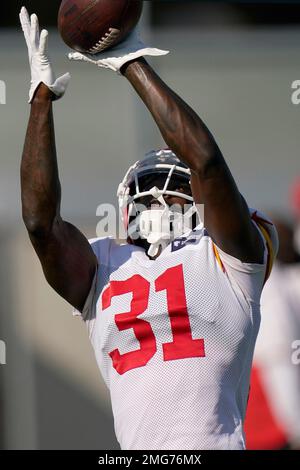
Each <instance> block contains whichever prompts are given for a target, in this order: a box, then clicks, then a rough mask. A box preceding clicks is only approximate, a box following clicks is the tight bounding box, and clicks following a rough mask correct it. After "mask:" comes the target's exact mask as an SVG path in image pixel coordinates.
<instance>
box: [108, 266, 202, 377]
mask: <svg viewBox="0 0 300 470" xmlns="http://www.w3.org/2000/svg"><path fill="white" fill-rule="evenodd" d="M164 290H165V291H166V292H167V304H168V313H169V318H170V324H171V330H172V335H173V341H172V342H171V343H164V344H163V345H162V347H163V355H164V361H172V360H174V359H185V358H188V357H205V350H204V340H203V339H193V338H192V332H191V325H190V319H189V315H188V310H187V304H186V296H185V287H184V278H183V269H182V265H178V266H175V267H173V268H169V269H167V270H166V271H165V272H164V273H163V274H162V275H161V276H159V277H158V278H157V279H156V281H155V291H156V292H159V291H164ZM130 292H132V300H131V308H130V311H129V312H126V313H120V314H117V315H115V322H116V325H117V327H118V329H119V331H123V330H128V329H130V328H132V329H133V331H134V334H135V336H136V339H137V340H138V341H139V343H140V349H137V350H136V351H131V352H128V353H125V354H120V352H119V350H118V349H114V350H113V351H111V352H110V353H109V355H110V357H111V359H112V362H113V367H114V368H115V369H116V371H117V372H118V373H119V374H124V373H125V372H127V371H129V370H131V369H135V368H136V367H142V366H145V365H146V364H147V363H148V362H149V361H150V359H151V358H152V357H153V356H154V354H155V353H156V351H157V345H156V339H155V335H154V332H153V330H152V327H151V325H150V323H149V322H147V321H145V320H142V319H140V318H138V316H139V315H141V314H142V313H143V312H145V310H146V309H147V307H148V303H149V292H150V283H149V282H148V281H147V280H146V279H145V278H144V277H142V276H140V275H135V276H132V277H131V278H130V279H127V280H126V281H111V283H110V284H109V286H108V287H107V288H106V289H105V291H104V292H103V294H102V310H105V309H107V308H108V307H110V305H111V299H112V298H113V297H115V296H118V295H123V294H128V293H130Z"/></svg>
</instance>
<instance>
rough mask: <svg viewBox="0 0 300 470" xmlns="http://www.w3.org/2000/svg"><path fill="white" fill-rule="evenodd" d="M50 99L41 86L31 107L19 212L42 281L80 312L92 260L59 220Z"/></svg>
mask: <svg viewBox="0 0 300 470" xmlns="http://www.w3.org/2000/svg"><path fill="white" fill-rule="evenodd" d="M52 98H53V95H52V93H51V91H50V90H49V89H48V88H47V87H46V86H45V85H44V84H41V85H40V86H39V88H38V90H37V92H36V94H35V97H34V99H33V102H32V106H31V113H30V118H29V124H28V129H27V134H26V139H25V145H24V151H23V158H22V164H21V188H22V213H23V220H24V222H25V225H26V228H27V230H28V233H29V236H30V240H31V242H32V244H33V247H34V249H35V251H36V253H37V255H38V257H39V259H40V261H41V264H42V267H43V271H44V274H45V276H46V279H47V281H48V282H49V284H50V285H51V286H52V287H53V288H54V289H55V290H56V291H57V292H58V293H59V294H60V295H61V296H62V297H63V298H64V299H66V300H67V301H68V302H70V303H71V304H72V305H74V307H76V308H78V309H79V310H82V308H83V306H84V302H85V300H86V298H87V295H88V293H89V290H90V288H91V285H92V281H93V277H94V274H95V271H96V266H97V259H96V257H95V255H94V252H93V250H92V248H91V246H90V244H89V242H88V241H87V239H86V238H85V237H84V235H82V234H81V232H80V231H79V230H78V229H77V228H76V227H74V226H73V225H71V224H69V223H68V222H65V221H64V220H62V218H61V215H60V201H61V188H60V182H59V176H58V168H57V159H56V148H55V136H54V124H53V115H52Z"/></svg>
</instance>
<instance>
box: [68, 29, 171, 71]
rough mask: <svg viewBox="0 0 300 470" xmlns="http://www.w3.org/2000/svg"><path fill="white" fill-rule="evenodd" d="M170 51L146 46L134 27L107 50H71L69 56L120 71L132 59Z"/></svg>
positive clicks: (164, 53)
mask: <svg viewBox="0 0 300 470" xmlns="http://www.w3.org/2000/svg"><path fill="white" fill-rule="evenodd" d="M168 53H169V51H163V50H161V49H156V48H153V47H146V46H145V44H144V43H143V42H142V41H141V40H140V39H139V36H138V32H137V29H134V30H133V31H132V33H131V34H130V35H129V36H128V37H127V38H126V39H125V40H124V41H122V42H121V43H120V44H117V45H116V46H115V47H112V48H110V49H109V50H107V51H103V52H101V53H99V54H81V53H80V52H71V53H70V54H69V55H68V57H69V59H70V60H81V61H84V62H90V63H91V64H94V65H97V66H98V67H103V68H106V69H111V70H113V71H114V72H118V73H120V69H121V67H122V66H123V65H124V64H126V62H129V61H130V60H133V59H137V58H138V57H142V56H146V55H150V56H160V55H166V54H168Z"/></svg>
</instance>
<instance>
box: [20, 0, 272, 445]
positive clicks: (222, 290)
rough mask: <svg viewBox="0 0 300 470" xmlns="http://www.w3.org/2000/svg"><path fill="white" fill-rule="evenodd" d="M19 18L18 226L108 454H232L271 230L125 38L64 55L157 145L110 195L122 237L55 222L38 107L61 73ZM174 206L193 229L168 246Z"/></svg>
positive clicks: (51, 167) (46, 105) (49, 152)
mask: <svg viewBox="0 0 300 470" xmlns="http://www.w3.org/2000/svg"><path fill="white" fill-rule="evenodd" d="M20 17H21V23H22V27H23V31H24V34H25V39H26V42H27V46H28V49H29V57H30V65H31V71H32V82H31V88H30V103H31V112H30V118H29V125H28V131H27V135H26V140H25V146H24V152H23V159H22V168H21V179H22V205H23V218H24V222H25V225H26V227H27V230H28V233H29V236H30V239H31V242H32V244H33V247H34V249H35V251H36V253H37V255H38V257H39V259H40V261H41V264H42V267H43V271H44V274H45V276H46V279H47V280H48V282H49V284H50V285H51V286H52V287H53V288H54V289H55V290H56V291H57V292H58V293H59V294H60V295H61V296H62V297H63V298H64V299H66V300H67V301H68V302H69V303H71V304H72V305H73V306H74V307H75V309H76V310H77V312H78V313H79V314H80V315H81V317H82V319H83V320H84V321H85V323H86V325H87V327H88V331H89V337H90V340H91V343H92V345H93V348H94V350H95V355H96V360H97V362H98V365H99V368H100V371H101V373H102V375H103V378H104V380H105V382H106V384H107V386H108V387H109V390H110V395H111V401H112V408H113V414H114V420H115V431H116V435H117V439H118V441H119V443H120V445H121V448H122V449H161V450H164V449H168V450H170V449H243V448H244V446H245V444H244V433H243V421H244V416H245V410H246V404H247V397H248V390H249V374H250V367H251V362H252V355H253V349H254V344H255V339H256V335H257V332H258V328H259V321H260V312H259V300H260V295H261V291H262V288H263V285H264V282H265V281H266V279H267V277H268V275H269V273H270V270H271V266H272V262H273V258H274V255H275V252H276V249H277V247H276V232H275V230H274V227H273V225H272V223H271V222H270V221H269V220H267V219H265V218H263V217H262V216H260V215H259V214H258V212H257V211H253V210H250V209H249V208H248V206H247V204H246V202H245V200H244V199H243V197H242V196H241V194H240V192H239V190H238V188H237V186H236V184H235V181H234V179H233V177H232V175H231V173H230V171H229V169H228V166H227V164H226V162H225V160H224V157H223V155H222V153H221V151H220V149H219V148H218V146H217V144H216V142H215V140H214V138H213V136H212V135H211V133H210V132H209V130H208V129H207V127H206V126H205V124H204V123H203V121H202V120H201V119H200V118H199V117H198V116H197V114H196V113H195V112H194V111H193V110H192V109H191V108H190V107H189V106H188V105H187V104H186V103H185V102H184V101H183V100H182V99H181V98H180V97H179V96H178V95H177V94H175V93H174V92H173V91H172V90H171V89H170V88H169V87H168V86H167V85H166V84H165V83H164V82H163V81H162V80H161V78H160V77H159V76H158V75H157V74H156V73H155V72H154V70H153V69H152V67H151V66H150V65H149V64H148V63H147V62H146V60H145V59H144V56H146V55H163V54H165V51H160V50H158V49H153V48H148V47H146V46H145V45H144V44H143V43H141V42H140V40H139V39H138V36H137V33H136V32H135V31H134V32H133V33H132V34H131V35H130V37H129V38H128V39H127V40H126V41H125V42H123V43H121V44H119V45H118V46H116V47H115V48H114V49H111V50H108V51H106V52H104V53H101V54H100V55H97V56H88V55H82V54H79V53H72V54H71V55H70V58H71V59H75V60H79V61H84V62H87V63H91V64H95V65H96V66H98V67H100V68H101V67H104V68H108V69H111V70H113V71H115V72H118V73H119V74H120V75H123V77H126V79H127V80H128V81H129V83H130V84H131V85H132V86H133V88H134V89H135V90H136V92H137V94H138V95H139V96H140V97H141V99H142V100H143V101H144V103H145V105H146V106H147V108H148V109H149V111H150V113H151V114H152V116H153V118H154V120H155V122H156V123H157V125H158V127H159V129H160V132H161V134H162V136H163V138H164V140H165V142H166V144H167V145H168V147H169V150H164V151H158V152H152V153H150V154H149V155H148V156H147V157H146V159H145V160H141V161H138V162H137V163H136V164H135V165H134V166H133V167H132V168H131V169H130V170H129V171H128V173H127V175H126V176H125V178H124V180H123V182H122V184H121V185H120V187H119V189H118V197H119V202H120V209H121V211H122V217H123V220H124V224H125V227H126V229H128V242H127V243H125V244H122V245H119V244H117V243H116V242H115V241H114V240H113V239H111V238H107V237H106V238H100V239H94V240H91V241H90V243H89V242H88V241H87V239H86V238H85V237H84V235H82V234H81V233H80V231H79V230H78V229H77V228H75V227H74V226H72V225H71V224H69V223H68V222H66V221H64V220H63V218H62V217H61V214H60V193H61V190H60V183H59V177H58V170H57V161H56V148H55V138H54V124H53V117H52V102H53V101H55V100H56V99H58V98H60V97H62V95H63V94H64V92H65V90H66V87H67V85H68V82H69V79H70V77H69V75H68V74H67V75H64V76H63V77H60V78H58V79H56V78H55V76H54V73H53V69H52V66H51V64H50V62H49V59H48V55H47V34H48V33H47V32H46V31H42V32H41V34H40V33H39V27H38V20H37V17H36V15H32V16H31V18H29V16H28V13H27V11H26V10H25V9H24V8H23V9H22V11H21V14H20ZM186 202H193V203H194V204H204V205H205V224H204V225H202V224H199V225H198V226H197V227H190V228H189V229H188V230H187V231H185V233H184V234H183V235H182V236H179V237H177V238H175V236H174V230H172V229H171V227H170V225H172V224H171V222H174V220H175V219H176V214H175V212H176V211H174V210H173V206H174V205H176V206H177V207H178V205H179V206H183V205H184V204H185V203H186ZM138 204H143V205H144V210H139V208H138V207H136V206H138ZM136 208H137V210H135V209H136ZM179 212H180V211H179ZM133 225H134V228H133V229H132V226H133ZM182 227H183V229H184V228H185V227H184V224H182ZM131 229H132V230H131ZM137 234H138V235H139V237H137Z"/></svg>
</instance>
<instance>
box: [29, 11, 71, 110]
mask: <svg viewBox="0 0 300 470" xmlns="http://www.w3.org/2000/svg"><path fill="white" fill-rule="evenodd" d="M20 21H21V25H22V30H23V33H24V36H25V41H26V44H27V48H28V56H29V64H30V69H31V86H30V91H29V103H31V102H32V100H33V97H34V94H35V92H36V89H37V88H38V86H39V85H40V83H44V84H45V85H46V86H47V87H48V88H49V89H50V90H51V91H52V93H53V94H54V95H53V96H54V98H53V99H59V98H61V97H62V96H63V95H64V93H65V91H66V88H67V86H68V84H69V81H70V78H71V76H70V74H69V73H66V74H65V75H63V76H61V77H59V78H56V76H55V74H54V71H53V68H52V65H51V63H50V60H49V56H48V31H47V30H45V29H43V30H42V32H41V33H40V28H39V21H38V17H37V16H36V15H35V14H33V15H31V17H30V18H29V15H28V12H27V10H26V8H25V7H22V9H21V12H20Z"/></svg>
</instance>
